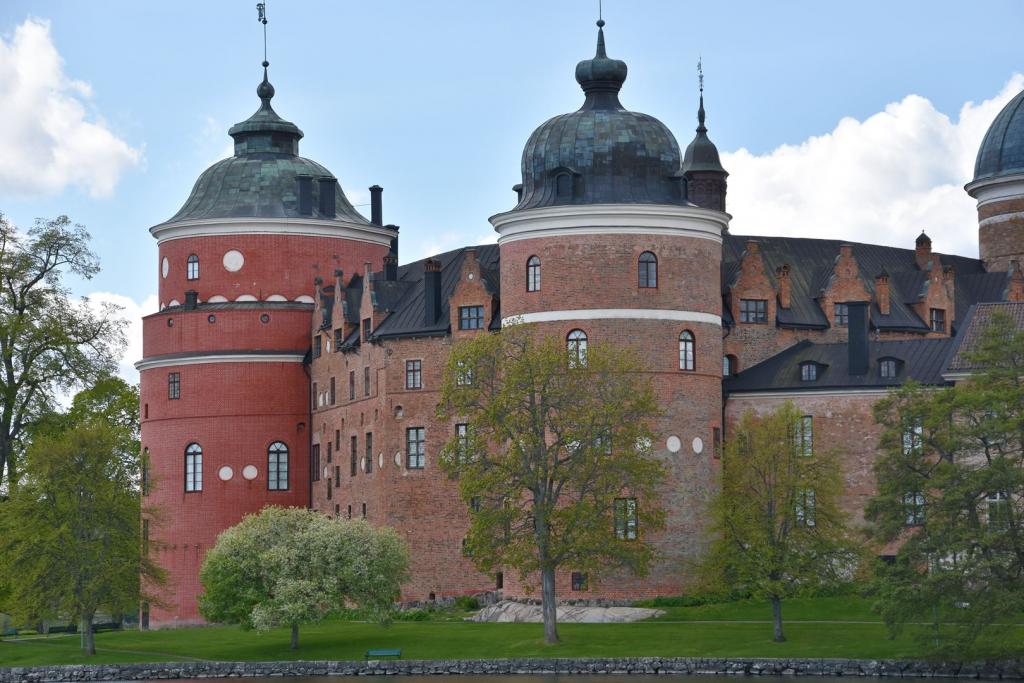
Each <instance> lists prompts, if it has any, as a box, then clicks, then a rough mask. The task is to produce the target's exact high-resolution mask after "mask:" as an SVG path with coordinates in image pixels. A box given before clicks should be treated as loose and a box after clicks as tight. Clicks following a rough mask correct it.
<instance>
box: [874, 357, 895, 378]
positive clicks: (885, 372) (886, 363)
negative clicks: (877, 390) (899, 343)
mask: <svg viewBox="0 0 1024 683" xmlns="http://www.w3.org/2000/svg"><path fill="white" fill-rule="evenodd" d="M878 368H879V370H880V371H881V373H882V377H888V378H892V377H895V376H896V361H895V360H893V359H892V358H885V359H883V360H881V361H879V362H878Z"/></svg>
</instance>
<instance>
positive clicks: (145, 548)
mask: <svg viewBox="0 0 1024 683" xmlns="http://www.w3.org/2000/svg"><path fill="white" fill-rule="evenodd" d="M142 555H143V557H145V556H146V555H149V520H148V519H144V520H142Z"/></svg>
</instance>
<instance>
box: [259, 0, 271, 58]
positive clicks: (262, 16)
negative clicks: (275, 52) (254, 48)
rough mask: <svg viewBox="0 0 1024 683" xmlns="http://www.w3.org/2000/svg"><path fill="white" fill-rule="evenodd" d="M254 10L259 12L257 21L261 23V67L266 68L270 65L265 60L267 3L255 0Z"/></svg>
mask: <svg viewBox="0 0 1024 683" xmlns="http://www.w3.org/2000/svg"><path fill="white" fill-rule="evenodd" d="M256 11H257V12H259V17H258V18H257V21H259V22H260V23H261V24H263V68H264V69H266V68H267V67H268V66H270V62H268V61H267V3H265V2H257V3H256Z"/></svg>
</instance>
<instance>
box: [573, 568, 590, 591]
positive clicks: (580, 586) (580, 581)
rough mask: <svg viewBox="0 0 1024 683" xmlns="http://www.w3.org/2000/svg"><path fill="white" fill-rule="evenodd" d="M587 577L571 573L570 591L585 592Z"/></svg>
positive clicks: (580, 573) (581, 573)
mask: <svg viewBox="0 0 1024 683" xmlns="http://www.w3.org/2000/svg"><path fill="white" fill-rule="evenodd" d="M587 583H588V582H587V575H586V574H584V573H583V572H573V573H572V589H573V590H574V591H585V590H587Z"/></svg>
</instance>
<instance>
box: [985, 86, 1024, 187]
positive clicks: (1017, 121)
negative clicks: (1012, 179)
mask: <svg viewBox="0 0 1024 683" xmlns="http://www.w3.org/2000/svg"><path fill="white" fill-rule="evenodd" d="M1017 173H1024V91H1022V92H1020V93H1018V94H1017V96H1016V97H1014V98H1013V99H1012V100H1010V101H1009V102H1008V103H1007V104H1006V106H1005V107H1003V110H1002V111H1001V112H999V114H998V116H996V118H995V120H994V121H993V122H992V125H991V126H989V128H988V132H987V133H985V138H984V139H983V140H982V142H981V147H979V148H978V158H977V160H976V161H975V163H974V180H984V179H987V178H995V177H998V176H1004V175H1014V174H1017Z"/></svg>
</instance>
